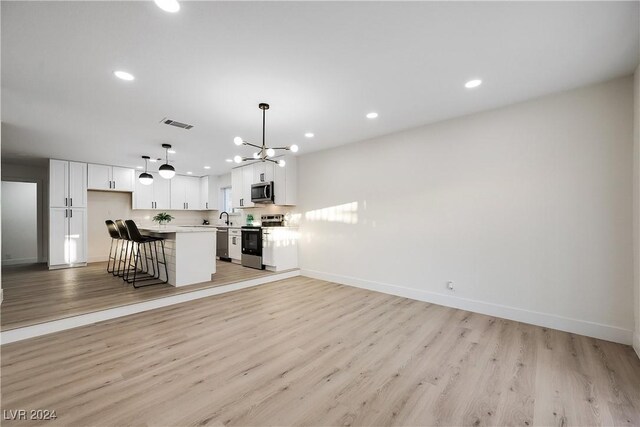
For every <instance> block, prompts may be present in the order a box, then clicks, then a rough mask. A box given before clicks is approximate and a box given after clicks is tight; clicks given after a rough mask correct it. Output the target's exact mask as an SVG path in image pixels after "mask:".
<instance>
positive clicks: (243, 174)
mask: <svg viewBox="0 0 640 427" xmlns="http://www.w3.org/2000/svg"><path fill="white" fill-rule="evenodd" d="M282 158H283V159H284V160H285V161H286V166H285V167H283V168H281V167H280V166H278V165H276V164H275V163H272V162H256V163H252V164H250V165H246V166H241V167H239V168H235V169H232V170H231V194H232V198H233V200H232V201H233V207H234V208H250V207H254V206H255V204H254V203H251V185H253V184H257V183H260V182H273V194H274V204H276V205H282V206H287V205H289V206H291V205H295V204H296V203H297V192H298V185H297V180H298V162H297V159H296V158H295V157H294V156H285V157H282Z"/></svg>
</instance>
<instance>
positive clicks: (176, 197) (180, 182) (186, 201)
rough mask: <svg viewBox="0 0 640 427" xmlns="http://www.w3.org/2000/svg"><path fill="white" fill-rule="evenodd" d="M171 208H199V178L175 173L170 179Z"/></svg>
mask: <svg viewBox="0 0 640 427" xmlns="http://www.w3.org/2000/svg"><path fill="white" fill-rule="evenodd" d="M170 186H171V209H174V210H198V209H200V178H196V177H191V176H184V175H176V176H174V177H173V178H172V179H171V184H170Z"/></svg>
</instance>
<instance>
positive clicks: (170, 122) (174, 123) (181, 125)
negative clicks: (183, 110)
mask: <svg viewBox="0 0 640 427" xmlns="http://www.w3.org/2000/svg"><path fill="white" fill-rule="evenodd" d="M161 123H164V124H165V125H169V126H175V127H177V128H180V129H191V128H192V127H193V125H188V124H186V123H181V122H178V121H175V120H171V119H167V118H166V117H165V118H164V119H162V120H161Z"/></svg>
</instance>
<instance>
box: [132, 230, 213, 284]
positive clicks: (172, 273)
mask: <svg viewBox="0 0 640 427" xmlns="http://www.w3.org/2000/svg"><path fill="white" fill-rule="evenodd" d="M140 231H141V232H142V234H144V235H147V236H151V237H161V238H163V239H165V240H164V250H165V254H166V256H167V270H168V273H169V277H168V283H169V284H170V285H173V286H176V287H178V286H187V285H193V284H195V283H202V282H208V281H210V280H211V275H212V274H215V272H216V233H217V229H216V227H211V226H209V227H206V226H160V227H158V226H156V227H141V228H140ZM158 249H159V248H158ZM158 255H159V256H160V260H161V261H162V254H161V253H160V252H158ZM160 279H162V280H165V279H166V277H165V272H164V269H162V268H161V269H160Z"/></svg>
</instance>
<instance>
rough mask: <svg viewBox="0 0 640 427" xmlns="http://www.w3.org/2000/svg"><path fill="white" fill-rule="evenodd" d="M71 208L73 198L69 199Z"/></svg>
mask: <svg viewBox="0 0 640 427" xmlns="http://www.w3.org/2000/svg"><path fill="white" fill-rule="evenodd" d="M69 206H73V197H71V198H70V199H69Z"/></svg>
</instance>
